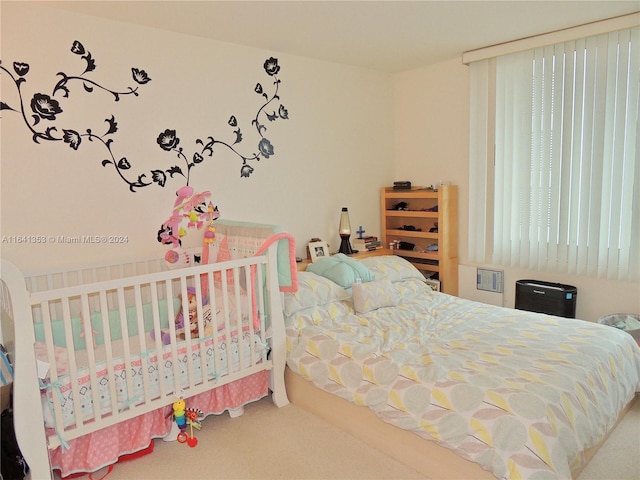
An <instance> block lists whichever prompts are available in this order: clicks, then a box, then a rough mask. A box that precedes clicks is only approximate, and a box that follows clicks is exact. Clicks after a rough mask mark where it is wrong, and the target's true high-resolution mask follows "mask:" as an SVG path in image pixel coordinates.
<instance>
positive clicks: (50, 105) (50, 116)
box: [31, 93, 62, 120]
mask: <svg viewBox="0 0 640 480" xmlns="http://www.w3.org/2000/svg"><path fill="white" fill-rule="evenodd" d="M31 110H33V112H34V113H35V114H37V115H38V116H39V117H40V118H43V119H45V120H55V119H56V115H58V114H60V113H62V109H61V108H60V104H59V103H58V101H57V100H54V99H53V98H51V97H50V96H49V95H45V94H44V93H36V94H35V95H34V96H33V98H32V99H31Z"/></svg>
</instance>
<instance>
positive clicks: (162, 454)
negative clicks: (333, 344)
mask: <svg viewBox="0 0 640 480" xmlns="http://www.w3.org/2000/svg"><path fill="white" fill-rule="evenodd" d="M196 437H197V438H198V445H197V446H195V447H193V448H190V447H188V446H187V445H186V444H179V443H176V442H165V441H162V440H156V441H155V450H154V452H153V453H152V454H150V455H147V456H145V457H142V458H138V459H136V460H134V461H129V462H123V463H118V464H116V465H115V467H114V468H113V470H112V471H111V472H110V473H108V475H106V479H105V480H132V479H133V480H160V479H167V480H169V479H170V480H179V479H180V480H181V479H185V480H186V479H188V480H191V479H211V480H216V479H221V480H234V479H237V480H250V479H251V480H253V479H256V480H262V479H264V480H278V479H282V480H285V479H286V480H413V479H423V477H422V476H421V475H419V474H418V473H417V472H415V471H414V470H412V469H410V468H409V467H406V466H404V465H402V464H401V463H399V462H397V461H395V460H394V459H392V458H390V457H388V456H386V455H384V454H382V453H380V452H379V451H377V450H375V449H373V448H371V447H369V446H367V445H366V444H364V443H363V442H361V441H359V440H357V439H355V438H353V437H351V436H350V435H349V434H347V433H345V432H343V431H342V430H340V429H338V428H336V427H334V426H332V425H330V424H328V423H327V422H325V421H324V420H321V419H320V418H318V417H316V416H314V415H311V414H309V413H307V412H305V411H304V410H302V409H300V408H299V407H297V406H295V405H291V404H290V405H288V406H286V407H283V408H276V407H275V406H274V405H273V404H272V403H271V400H270V398H268V397H267V398H264V399H262V400H260V401H259V402H255V403H253V404H250V405H247V406H246V407H245V413H244V415H242V416H241V417H238V418H230V417H229V416H228V415H227V414H224V415H221V416H210V417H208V418H206V419H205V420H204V422H203V424H202V429H201V430H200V431H199V432H197V434H196ZM105 474H106V469H103V470H100V471H98V472H94V473H93V475H92V479H93V480H99V479H101V478H102V477H103V476H104V475H105ZM82 478H83V479H84V478H87V477H86V476H85V477H82ZM460 480H472V479H460ZM578 480H640V401H638V402H636V404H635V406H634V407H633V409H632V410H631V411H630V412H629V413H628V414H627V416H626V417H625V419H624V420H623V421H622V422H621V423H620V424H619V425H618V427H617V428H616V429H615V430H614V431H613V433H612V434H611V436H610V437H609V439H608V440H607V442H606V443H605V444H604V445H603V446H602V448H601V449H600V450H599V451H598V453H597V454H596V456H595V457H594V458H593V460H592V461H591V463H590V464H589V465H588V466H587V468H586V469H585V470H584V471H583V472H582V474H581V475H580V477H579V478H578Z"/></svg>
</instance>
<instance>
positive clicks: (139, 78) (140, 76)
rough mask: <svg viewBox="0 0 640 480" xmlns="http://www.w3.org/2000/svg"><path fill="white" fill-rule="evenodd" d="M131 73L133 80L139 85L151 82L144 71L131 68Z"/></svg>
mask: <svg viewBox="0 0 640 480" xmlns="http://www.w3.org/2000/svg"><path fill="white" fill-rule="evenodd" d="M131 73H132V75H133V80H134V81H135V82H136V83H139V84H140V85H144V84H145V83H149V82H150V81H151V79H150V78H149V76H148V75H147V72H145V71H144V70H138V69H137V68H132V69H131Z"/></svg>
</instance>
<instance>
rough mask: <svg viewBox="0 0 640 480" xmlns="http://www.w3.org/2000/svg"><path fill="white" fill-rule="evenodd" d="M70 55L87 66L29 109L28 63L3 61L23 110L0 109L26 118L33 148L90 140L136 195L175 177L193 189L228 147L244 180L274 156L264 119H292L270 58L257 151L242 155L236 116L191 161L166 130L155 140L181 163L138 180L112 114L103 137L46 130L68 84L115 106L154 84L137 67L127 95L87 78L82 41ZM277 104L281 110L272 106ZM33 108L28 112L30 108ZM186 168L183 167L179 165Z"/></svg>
mask: <svg viewBox="0 0 640 480" xmlns="http://www.w3.org/2000/svg"><path fill="white" fill-rule="evenodd" d="M71 52H72V53H74V54H76V55H78V56H79V57H81V58H82V59H83V60H84V61H85V68H84V71H83V72H82V73H81V74H80V75H67V74H66V73H63V72H58V74H57V75H58V76H59V77H60V80H59V81H58V82H57V83H56V85H55V86H54V88H53V91H52V93H51V95H47V94H45V93H36V94H34V95H33V97H32V98H31V101H30V102H28V106H26V105H25V98H24V96H23V93H22V86H23V84H24V83H25V82H26V81H27V79H26V76H27V74H28V73H29V64H28V63H22V62H13V72H11V71H10V70H9V69H8V68H6V67H5V66H4V65H3V64H2V61H0V74H1V73H5V74H7V75H9V77H11V79H12V80H13V82H14V84H15V86H16V90H17V92H18V99H19V105H18V106H17V107H15V108H14V107H12V106H10V105H8V104H7V103H5V102H4V101H0V110H8V111H12V112H16V113H18V114H20V115H21V116H22V119H23V121H24V123H25V125H26V126H27V128H28V129H29V131H30V132H31V134H32V139H33V141H34V142H35V143H38V144H40V143H41V142H43V141H48V142H63V143H65V144H67V145H68V146H69V147H70V148H71V149H73V150H74V151H77V150H78V149H79V148H80V146H81V145H82V144H83V143H84V140H88V141H89V142H92V143H97V144H100V145H102V146H103V147H104V149H105V150H106V152H107V158H106V159H104V160H102V166H103V167H108V166H112V167H113V168H114V170H115V171H116V173H117V174H118V176H119V177H120V178H121V179H122V180H123V181H124V182H125V183H126V184H127V185H128V186H129V190H130V191H131V192H135V191H137V189H139V188H141V187H147V186H149V185H153V184H156V185H159V186H160V187H164V186H165V185H166V184H167V181H168V179H169V178H173V177H174V176H176V175H178V176H181V177H183V179H184V181H185V186H188V185H189V180H190V174H191V169H192V168H193V167H194V166H196V165H198V164H200V163H202V162H203V161H204V159H205V156H208V157H212V156H213V154H214V153H215V151H216V150H217V149H218V148H219V147H222V148H226V149H228V150H230V151H231V152H232V153H233V154H235V155H236V156H237V157H238V158H239V159H240V160H241V162H242V163H241V166H240V177H249V176H250V175H251V174H252V173H253V171H254V167H253V166H252V165H251V164H250V162H258V161H260V160H261V159H263V158H264V159H266V158H269V157H271V156H273V155H275V153H274V152H275V150H274V147H273V144H272V143H271V141H270V140H269V139H268V138H267V137H266V136H265V134H266V131H267V127H266V125H265V123H263V122H264V119H266V120H267V121H269V122H273V121H275V120H277V119H283V120H287V119H288V118H289V112H288V111H287V109H286V108H285V107H284V105H282V104H279V100H280V96H279V95H278V91H279V87H280V83H281V80H280V79H279V78H278V76H277V75H278V73H279V72H280V65H278V59H276V58H273V57H271V58H269V59H267V60H266V61H265V62H264V70H265V72H266V74H267V75H268V76H269V77H270V78H271V79H272V80H273V91H272V92H271V93H267V91H266V89H265V88H264V87H263V86H262V84H260V83H257V84H256V86H255V88H254V92H255V93H256V94H258V95H260V96H261V97H262V99H263V102H262V104H261V105H260V107H259V108H258V110H257V112H256V114H255V117H254V118H253V120H252V121H251V125H252V127H253V128H254V129H255V133H256V135H257V142H256V143H254V146H255V147H254V148H255V150H253V151H252V152H250V153H247V152H246V151H245V152H244V153H243V152H242V151H241V150H240V144H241V142H242V141H243V133H242V131H241V129H240V127H239V126H238V120H237V118H236V116H235V115H232V116H231V117H230V118H229V120H228V122H227V123H228V125H229V126H230V127H231V129H232V134H231V135H230V139H228V140H221V139H219V138H214V137H213V136H209V137H207V139H206V140H201V139H196V140H195V143H196V145H200V147H199V148H196V151H195V152H194V153H193V154H192V155H191V157H190V158H188V157H187V154H186V153H185V151H184V150H183V147H182V146H179V144H180V139H179V138H178V136H177V133H176V131H175V130H173V129H166V130H164V131H163V132H162V133H160V134H159V136H158V138H157V140H156V141H157V144H158V145H159V146H160V148H161V149H162V150H164V151H167V152H174V153H176V155H177V157H178V160H179V161H180V163H179V164H178V165H173V166H171V167H170V168H168V169H152V170H151V171H150V172H149V174H148V175H147V173H141V174H138V175H137V176H136V175H135V174H133V175H132V174H131V171H132V170H131V169H132V164H131V162H130V161H129V159H128V158H127V157H126V156H120V157H119V158H118V156H116V154H115V153H114V150H113V143H114V139H113V135H114V134H115V133H116V132H117V131H118V123H117V122H116V119H115V116H114V115H111V116H110V117H108V118H106V119H105V120H104V121H105V123H106V124H107V125H106V127H105V129H104V131H103V133H101V134H97V133H94V131H93V130H92V129H91V128H86V129H84V130H83V129H70V128H69V129H67V128H62V129H61V132H60V131H58V128H57V127H56V126H55V125H49V126H46V125H45V122H54V121H57V120H59V117H60V116H61V115H62V114H63V112H64V110H63V108H62V107H61V105H60V101H59V100H58V99H56V98H54V97H56V95H58V97H60V96H62V98H65V99H67V98H69V97H70V93H71V90H70V85H71V84H73V83H74V82H79V83H81V84H82V86H83V88H84V90H85V91H86V92H88V93H94V92H96V91H102V92H106V93H108V94H111V95H112V96H113V97H114V101H116V102H118V101H120V99H121V98H122V97H123V96H125V95H133V96H136V97H137V96H138V95H139V93H138V88H139V86H140V85H145V84H147V83H149V82H150V81H151V78H149V76H148V74H147V73H146V72H145V71H144V70H142V69H139V68H132V69H131V73H132V78H133V81H134V82H135V83H136V85H135V86H133V87H132V86H130V87H127V88H126V89H125V90H124V91H116V90H112V89H109V88H107V87H105V86H104V85H102V84H100V83H98V82H96V81H95V80H93V79H92V78H90V77H89V74H91V73H92V72H94V71H95V70H96V62H95V60H94V58H93V56H92V55H91V53H90V52H88V51H87V50H86V49H85V47H84V46H83V45H82V43H80V42H79V41H77V40H76V41H74V42H73V45H72V46H71ZM276 104H277V107H274V105H276ZM29 107H30V109H31V111H30V112H29V111H28V109H29ZM182 164H184V167H183V166H181V165H182Z"/></svg>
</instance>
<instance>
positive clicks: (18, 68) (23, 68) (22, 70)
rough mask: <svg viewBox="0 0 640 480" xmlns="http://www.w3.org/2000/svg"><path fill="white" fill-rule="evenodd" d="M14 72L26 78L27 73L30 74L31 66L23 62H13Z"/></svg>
mask: <svg viewBox="0 0 640 480" xmlns="http://www.w3.org/2000/svg"><path fill="white" fill-rule="evenodd" d="M13 71H14V72H16V75H18V76H20V77H24V76H25V75H26V74H27V73H29V64H28V63H22V62H13Z"/></svg>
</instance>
